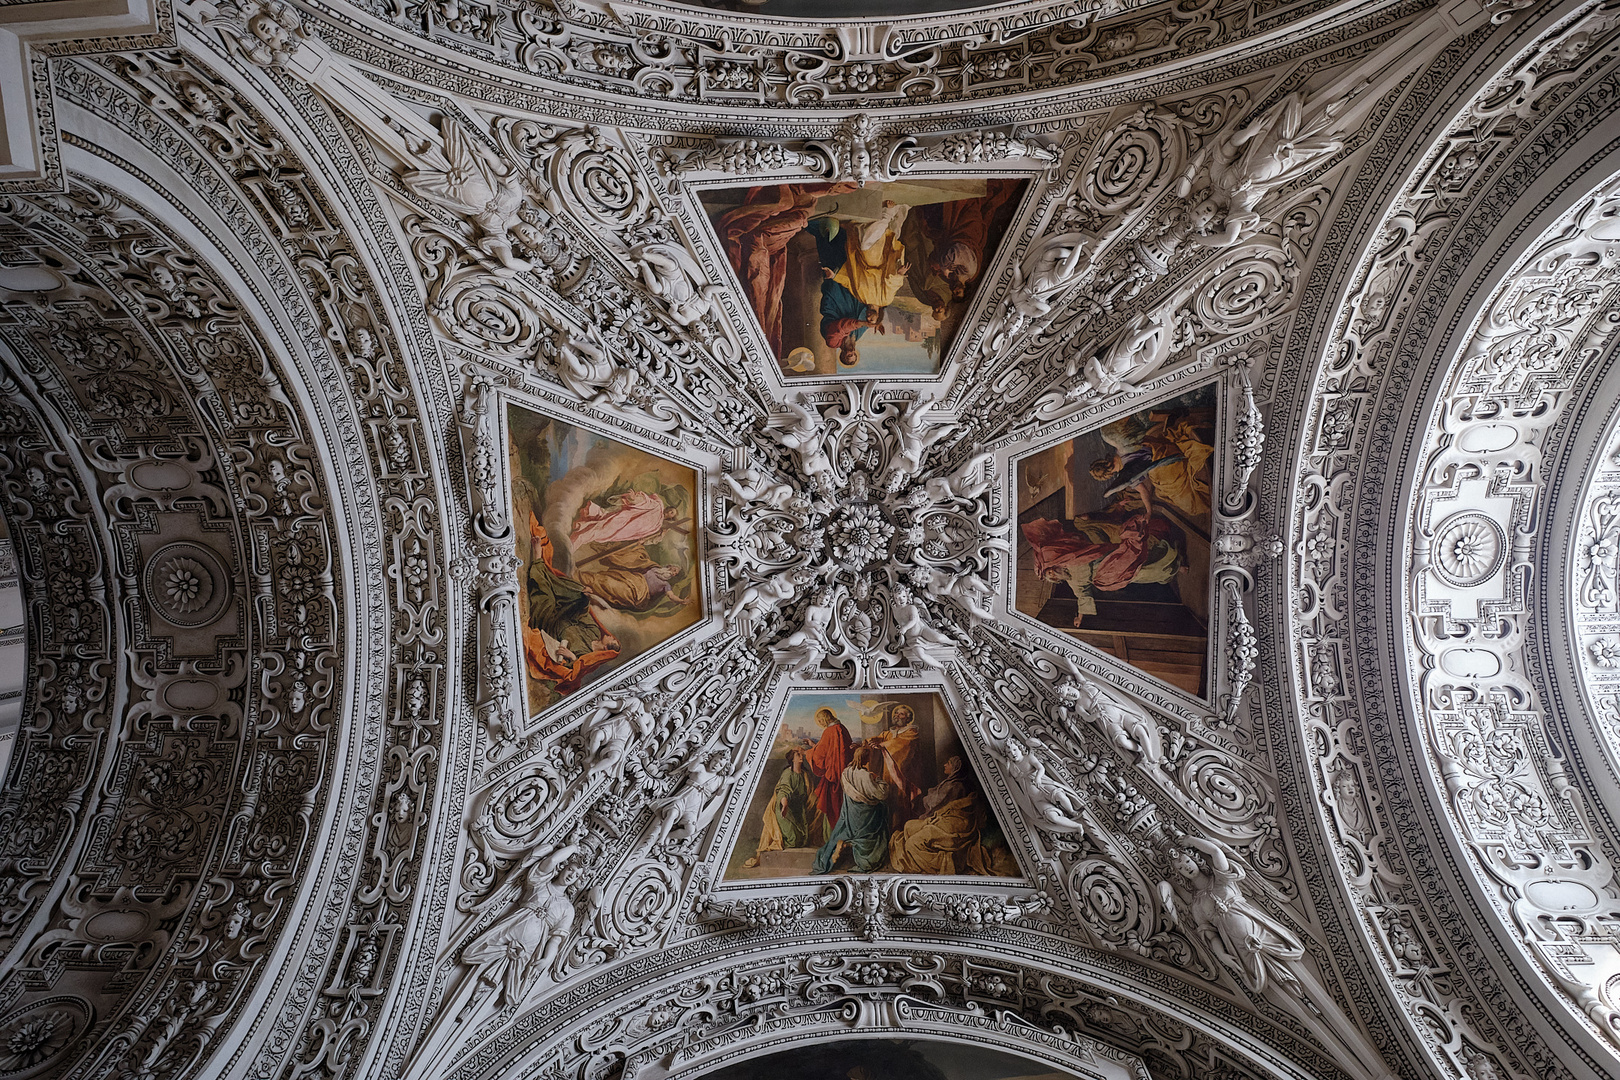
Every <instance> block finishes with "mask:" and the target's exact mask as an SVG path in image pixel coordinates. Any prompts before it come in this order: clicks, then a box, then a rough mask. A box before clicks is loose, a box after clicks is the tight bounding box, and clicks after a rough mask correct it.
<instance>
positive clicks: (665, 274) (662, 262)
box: [630, 244, 713, 326]
mask: <svg viewBox="0 0 1620 1080" xmlns="http://www.w3.org/2000/svg"><path fill="white" fill-rule="evenodd" d="M630 258H631V259H633V260H634V261H635V264H636V268H637V269H638V270H639V271H640V272H641V281H642V284H644V285H646V286H647V291H648V292H650V293H652V294H653V295H654V296H656V297H658V298H659V299H660V300H662V301H664V303H665V304H666V305H668V307H669V314H670V318H672V319H674V320H675V321H676V322H677V323H679V324H680V325H681V326H691V325H692V324H693V323H697V322H701V321H702V320H703V318H704V316H706V315H708V313H709V311H710V309H711V307H712V303H711V301H710V295H711V293H712V291H713V286H711V285H709V284H708V283H707V282H705V281H704V276H703V268H702V267H700V266H698V264H697V260H696V259H694V258H692V253H691V252H689V251H687V250H686V249H685V248H683V247H680V246H678V245H676V244H641V245H639V246H637V247H634V248H631V249H630Z"/></svg>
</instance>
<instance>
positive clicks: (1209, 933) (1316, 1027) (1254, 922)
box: [1159, 836, 1394, 1080]
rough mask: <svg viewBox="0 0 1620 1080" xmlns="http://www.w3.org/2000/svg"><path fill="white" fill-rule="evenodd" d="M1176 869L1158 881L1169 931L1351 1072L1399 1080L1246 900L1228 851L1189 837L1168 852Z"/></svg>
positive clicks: (1296, 948) (1287, 939)
mask: <svg viewBox="0 0 1620 1080" xmlns="http://www.w3.org/2000/svg"><path fill="white" fill-rule="evenodd" d="M1200 855H1202V856H1203V858H1204V860H1206V861H1207V864H1208V865H1207V869H1206V867H1205V865H1203V864H1202V863H1200V860H1199V856H1200ZM1170 870H1171V878H1172V879H1173V880H1171V881H1161V882H1159V900H1160V902H1161V903H1162V905H1163V907H1164V913H1165V917H1166V918H1167V919H1168V920H1169V922H1170V925H1171V926H1181V927H1183V928H1184V929H1186V930H1187V931H1189V932H1191V933H1192V934H1194V935H1196V936H1197V938H1198V940H1200V941H1201V942H1203V944H1204V945H1205V946H1206V947H1207V948H1208V949H1209V950H1210V952H1212V953H1214V954H1215V958H1216V959H1217V960H1218V961H1219V962H1220V963H1221V964H1222V965H1223V966H1224V967H1226V968H1227V969H1228V970H1230V971H1231V972H1232V974H1233V975H1235V976H1237V978H1238V980H1239V981H1240V982H1242V984H1243V985H1244V986H1245V987H1246V988H1247V989H1248V990H1250V991H1251V992H1253V993H1256V994H1260V995H1261V996H1263V997H1265V998H1266V1000H1268V1001H1270V1002H1271V1003H1272V1004H1274V1005H1276V1006H1278V1007H1279V1008H1282V1009H1285V1010H1287V1011H1288V1012H1290V1013H1292V1014H1293V1015H1294V1017H1296V1018H1297V1019H1298V1020H1299V1021H1300V1022H1301V1023H1302V1024H1304V1025H1305V1026H1306V1027H1307V1028H1309V1029H1310V1030H1311V1031H1312V1032H1313V1033H1314V1034H1315V1035H1316V1037H1317V1038H1318V1039H1319V1040H1320V1041H1321V1042H1322V1044H1323V1045H1324V1046H1327V1047H1334V1046H1335V1045H1336V1046H1337V1048H1338V1049H1337V1051H1336V1053H1335V1057H1336V1058H1337V1059H1338V1061H1339V1064H1340V1066H1341V1067H1343V1068H1344V1070H1345V1071H1346V1072H1347V1073H1349V1074H1351V1075H1352V1076H1358V1077H1361V1078H1362V1080H1394V1074H1393V1073H1391V1072H1390V1071H1389V1068H1388V1067H1387V1066H1386V1065H1385V1064H1384V1062H1383V1059H1382V1058H1381V1057H1379V1055H1378V1051H1377V1049H1375V1048H1374V1047H1373V1046H1372V1044H1371V1042H1370V1041H1369V1040H1368V1039H1367V1037H1366V1036H1365V1035H1364V1034H1363V1033H1362V1032H1361V1031H1360V1030H1359V1029H1358V1028H1357V1027H1356V1026H1355V1024H1353V1023H1352V1022H1351V1021H1350V1018H1349V1017H1347V1016H1346V1015H1345V1014H1344V1012H1343V1011H1342V1010H1341V1009H1340V1008H1339V1006H1338V1005H1337V1003H1336V1002H1335V1001H1334V999H1333V996H1332V995H1331V994H1329V993H1328V991H1327V988H1326V987H1324V986H1323V985H1322V983H1321V982H1320V980H1318V979H1317V978H1316V976H1315V975H1313V974H1312V973H1311V971H1310V970H1309V969H1308V968H1307V967H1306V966H1305V964H1304V962H1303V957H1304V955H1305V947H1304V945H1303V944H1302V943H1301V942H1300V940H1299V939H1298V938H1297V937H1295V936H1294V935H1293V933H1291V932H1290V931H1289V930H1288V928H1287V927H1285V926H1283V925H1282V923H1280V922H1278V921H1277V920H1276V919H1273V918H1272V917H1271V916H1269V915H1267V914H1266V913H1265V912H1263V911H1261V910H1260V908H1259V907H1258V906H1257V905H1256V904H1255V903H1254V902H1253V901H1251V900H1250V899H1249V898H1248V897H1247V896H1246V895H1244V891H1243V880H1244V878H1245V877H1246V876H1247V871H1246V870H1245V869H1244V868H1243V867H1242V866H1241V865H1239V864H1238V863H1237V862H1236V861H1235V860H1234V859H1233V858H1232V857H1230V856H1229V855H1228V852H1227V849H1226V848H1223V847H1222V846H1221V845H1220V844H1218V843H1216V842H1214V841H1212V840H1206V839H1203V838H1202V837H1196V836H1183V837H1181V839H1180V841H1179V845H1178V846H1177V847H1176V849H1175V850H1173V851H1172V852H1171V853H1170ZM1178 890H1179V894H1180V895H1182V896H1185V897H1186V902H1185V904H1184V905H1182V904H1181V901H1179V900H1178V899H1177V896H1178Z"/></svg>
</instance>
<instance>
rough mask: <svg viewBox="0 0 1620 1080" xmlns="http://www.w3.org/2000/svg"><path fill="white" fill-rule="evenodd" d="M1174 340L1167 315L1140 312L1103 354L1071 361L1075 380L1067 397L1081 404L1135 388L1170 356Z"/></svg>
mask: <svg viewBox="0 0 1620 1080" xmlns="http://www.w3.org/2000/svg"><path fill="white" fill-rule="evenodd" d="M1174 337H1175V334H1174V332H1173V328H1172V326H1171V325H1170V322H1169V320H1168V319H1167V318H1166V317H1165V315H1164V313H1162V312H1154V313H1151V314H1150V313H1148V312H1145V311H1144V312H1140V313H1138V314H1137V316H1136V318H1134V319H1132V320H1131V322H1130V323H1129V325H1127V326H1126V327H1125V329H1124V331H1123V332H1121V333H1120V335H1119V337H1117V338H1115V339H1114V341H1113V342H1112V343H1111V344H1110V345H1109V346H1108V348H1107V349H1105V350H1103V352H1102V355H1100V356H1095V355H1094V356H1090V357H1087V358H1085V359H1084V360H1082V359H1081V358H1080V357H1078V356H1076V357H1073V358H1071V359H1070V360H1069V363H1068V372H1069V378H1071V379H1073V380H1075V381H1074V382H1073V383H1072V384H1071V385H1070V387H1069V389H1068V390H1067V391H1066V392H1065V393H1064V395H1063V396H1064V398H1065V399H1066V400H1068V401H1078V400H1080V399H1081V398H1086V397H1093V396H1095V397H1107V396H1109V395H1111V394H1117V393H1119V392H1120V391H1122V390H1130V389H1133V388H1134V387H1135V386H1136V384H1137V383H1139V382H1141V381H1142V380H1143V379H1144V378H1146V377H1147V376H1149V375H1151V374H1153V373H1154V372H1155V371H1157V370H1158V368H1159V365H1160V364H1162V363H1164V361H1165V360H1166V359H1167V358H1168V357H1169V356H1170V349H1171V343H1172V339H1173V338H1174Z"/></svg>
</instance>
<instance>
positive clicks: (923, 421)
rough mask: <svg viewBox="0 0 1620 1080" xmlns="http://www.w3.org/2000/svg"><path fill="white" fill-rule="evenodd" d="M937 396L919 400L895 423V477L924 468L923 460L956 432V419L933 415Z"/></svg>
mask: <svg viewBox="0 0 1620 1080" xmlns="http://www.w3.org/2000/svg"><path fill="white" fill-rule="evenodd" d="M934 404H935V399H934V397H933V395H931V394H930V395H927V396H924V397H920V398H918V399H917V400H916V401H913V402H912V403H911V404H909V405H907V406H906V407H905V409H904V410H903V411H902V412H901V413H900V415H899V416H896V417H895V418H894V420H893V421H892V426H893V430H894V438H895V448H894V458H893V460H892V461H891V463H890V469H891V475H894V476H910V475H912V474H914V473H916V472H917V471H918V470H920V469H921V468H922V462H923V458H924V457H925V456H926V455H927V454H928V451H929V449H930V448H932V447H933V445H934V444H935V443H937V442H939V440H941V439H943V438H944V437H945V436H947V435H949V434H950V433H951V432H953V431H955V430H956V427H957V424H956V421H955V420H946V419H943V418H939V417H935V416H931V415H929V414H930V413H931V412H933V409H934Z"/></svg>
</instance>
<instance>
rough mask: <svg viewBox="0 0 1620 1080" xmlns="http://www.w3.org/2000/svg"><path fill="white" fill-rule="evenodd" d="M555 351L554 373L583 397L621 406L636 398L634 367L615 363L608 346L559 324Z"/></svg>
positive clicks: (594, 402) (594, 401)
mask: <svg viewBox="0 0 1620 1080" xmlns="http://www.w3.org/2000/svg"><path fill="white" fill-rule="evenodd" d="M556 355H557V377H558V378H559V379H561V380H562V383H563V385H564V386H566V387H568V389H570V390H572V391H573V392H574V393H576V394H578V395H579V396H580V397H582V398H584V399H585V400H586V401H588V402H591V403H592V404H600V403H602V402H604V401H605V402H607V403H608V404H610V405H615V406H623V405H626V404H629V403H632V402H634V401H635V400H636V398H637V393H636V391H637V384H638V381H639V380H638V379H637V377H636V372H635V371H634V369H632V368H627V367H624V366H623V365H621V364H615V363H614V362H613V361H612V360H611V359H609V358H608V355H607V350H605V349H603V348H602V347H601V345H599V344H597V342H596V341H595V340H593V339H592V338H591V337H590V336H589V335H587V334H577V333H575V332H574V331H573V330H572V329H571V328H570V327H568V326H563V327H561V328H560V329H559V330H558V331H557V337H556Z"/></svg>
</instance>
